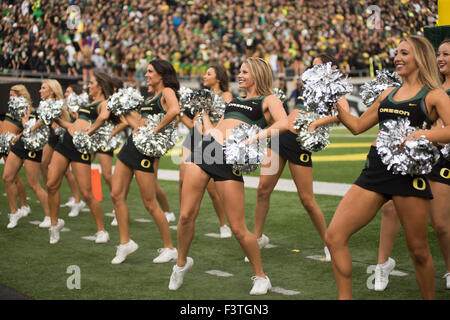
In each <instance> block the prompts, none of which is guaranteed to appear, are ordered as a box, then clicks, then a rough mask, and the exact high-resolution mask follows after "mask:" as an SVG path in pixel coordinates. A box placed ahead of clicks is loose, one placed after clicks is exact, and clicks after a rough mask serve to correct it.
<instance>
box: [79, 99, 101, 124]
mask: <svg viewBox="0 0 450 320" xmlns="http://www.w3.org/2000/svg"><path fill="white" fill-rule="evenodd" d="M101 102H102V101H99V102H95V103H92V104H90V105H87V106H85V107H81V108H80V110H78V119H83V120H86V121H89V122H94V121H95V120H96V119H97V117H98V111H97V107H98V105H99V104H100V103H101Z"/></svg>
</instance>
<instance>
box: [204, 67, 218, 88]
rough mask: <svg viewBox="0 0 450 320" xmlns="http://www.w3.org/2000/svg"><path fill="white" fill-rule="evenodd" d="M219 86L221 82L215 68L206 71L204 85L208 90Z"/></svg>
mask: <svg viewBox="0 0 450 320" xmlns="http://www.w3.org/2000/svg"><path fill="white" fill-rule="evenodd" d="M218 84H219V80H218V79H217V76H216V70H214V68H209V69H208V70H206V73H205V75H204V76H203V85H204V86H205V87H207V88H212V87H215V86H216V85H218Z"/></svg>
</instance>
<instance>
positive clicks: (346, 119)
mask: <svg viewBox="0 0 450 320" xmlns="http://www.w3.org/2000/svg"><path fill="white" fill-rule="evenodd" d="M394 65H395V66H396V71H397V74H398V75H399V76H400V77H401V78H402V86H401V87H399V88H395V89H393V88H389V89H387V90H385V91H384V92H383V93H382V94H381V95H380V96H379V97H378V98H377V100H376V101H375V102H374V104H372V106H370V107H369V108H368V109H367V110H366V111H365V112H364V113H363V114H362V115H361V117H359V118H358V117H356V116H353V115H352V114H350V113H349V112H348V111H346V110H345V109H344V108H342V106H340V105H339V104H337V110H338V112H339V119H340V120H341V122H342V123H343V124H344V125H345V126H346V127H347V128H348V129H349V130H350V131H351V132H352V133H353V134H355V135H356V134H360V133H362V132H364V131H366V130H368V129H369V128H371V127H373V126H374V125H376V124H377V123H383V122H384V121H386V120H389V119H397V118H398V117H399V114H400V112H399V111H405V110H407V111H408V112H401V113H402V116H400V117H407V118H408V120H409V121H410V123H411V126H414V127H420V126H422V124H423V123H424V122H430V121H431V122H433V121H435V120H436V119H437V118H438V117H440V118H441V119H442V121H443V123H444V124H445V125H448V124H449V123H450V109H449V108H448V105H449V98H448V97H447V95H446V94H445V92H444V91H443V90H442V86H441V83H440V80H439V75H438V70H437V65H436V60H435V55H434V50H433V46H432V45H431V44H430V43H429V41H428V40H426V39H425V38H424V37H421V36H415V35H411V36H408V37H406V38H405V39H403V40H402V41H401V42H400V44H399V45H398V47H397V52H396V55H395V58H394ZM421 105H422V106H425V108H421ZM424 133H426V134H425V135H426V138H427V139H428V140H430V141H432V142H435V141H437V140H435V139H436V137H435V136H433V134H432V133H431V132H428V131H422V130H419V131H418V132H416V133H414V135H413V136H418V135H421V134H424ZM449 137H450V135H449ZM432 198H433V194H432V193H431V189H430V185H429V183H428V181H427V180H426V178H425V177H423V176H411V175H400V174H394V173H392V172H390V171H389V170H388V169H387V166H386V165H384V164H383V163H382V161H381V158H380V156H379V155H378V152H377V149H376V143H375V142H374V143H373V144H372V147H371V149H370V152H369V154H368V156H367V162H366V166H365V168H364V169H363V171H362V173H361V175H360V176H359V178H358V179H357V180H356V181H355V183H354V184H353V185H352V186H351V188H350V189H349V191H348V192H347V194H346V195H345V196H344V197H343V199H342V200H341V202H340V204H339V206H338V208H337V209H336V212H335V214H334V216H333V219H332V221H331V223H330V225H329V227H328V230H327V232H326V235H325V239H326V243H327V246H328V248H329V249H330V253H331V257H332V259H331V262H332V265H333V271H334V276H335V279H336V283H337V287H338V298H339V299H351V298H352V284H351V281H352V279H351V276H352V261H351V256H350V252H349V249H348V241H349V239H350V237H351V236H352V235H353V234H354V233H355V232H357V231H358V230H360V229H361V228H363V227H364V226H365V225H367V224H368V223H369V222H370V221H371V220H372V219H373V218H374V217H375V215H376V213H377V212H378V210H379V209H380V208H381V206H382V205H383V204H384V203H386V202H387V201H388V200H391V199H392V201H393V203H394V205H395V208H396V211H397V213H398V215H399V218H400V221H401V223H402V226H403V229H404V230H405V237H406V242H407V245H408V249H409V252H410V255H411V257H412V260H413V263H414V268H415V276H416V281H417V284H418V286H419V289H420V293H421V295H422V297H423V298H424V299H433V298H434V266H433V259H432V257H431V254H430V248H429V246H428V226H427V219H428V214H429V212H430V202H431V201H430V200H431V199H432Z"/></svg>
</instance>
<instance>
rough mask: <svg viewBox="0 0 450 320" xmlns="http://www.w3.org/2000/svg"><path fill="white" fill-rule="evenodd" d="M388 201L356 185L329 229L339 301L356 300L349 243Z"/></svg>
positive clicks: (332, 262) (327, 233)
mask: <svg viewBox="0 0 450 320" xmlns="http://www.w3.org/2000/svg"><path fill="white" fill-rule="evenodd" d="M385 201H386V200H385V198H384V197H383V196H382V195H380V194H378V193H375V192H372V191H368V190H365V189H362V188H360V187H359V186H356V185H352V186H351V188H350V190H349V191H348V192H347V193H346V195H345V196H344V198H342V200H341V202H340V203H339V206H338V207H337V209H336V212H335V214H334V216H333V219H332V220H331V223H330V225H329V226H328V230H327V232H326V234H325V242H326V244H327V246H328V249H329V250H330V253H331V264H332V266H333V272H334V277H335V280H336V284H337V287H338V298H339V299H351V298H352V258H351V255H350V251H349V249H348V240H349V239H350V237H351V236H352V235H353V234H354V233H356V232H357V231H358V230H360V229H361V228H363V227H364V226H365V225H367V224H368V223H369V222H370V221H371V220H372V219H373V218H374V217H375V215H376V214H377V212H378V209H379V208H380V207H381V206H382V205H383V203H384V202H385Z"/></svg>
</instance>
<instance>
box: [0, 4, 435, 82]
mask: <svg viewBox="0 0 450 320" xmlns="http://www.w3.org/2000/svg"><path fill="white" fill-rule="evenodd" d="M0 3H1V5H0V14H1V19H2V20H1V21H2V22H1V24H0V68H1V69H3V70H28V71H30V72H55V73H57V74H68V75H80V74H81V73H82V69H83V67H86V59H88V60H89V59H90V60H91V63H92V67H93V68H94V69H97V70H99V71H107V72H111V73H113V74H114V75H115V76H119V77H127V76H128V77H130V80H131V81H133V80H134V78H136V79H137V80H138V81H139V80H143V75H144V73H145V66H146V63H147V62H148V61H149V60H151V59H154V58H155V57H159V58H162V59H166V60H168V61H170V62H171V63H172V64H173V65H174V67H175V69H176V71H177V73H178V75H179V76H181V77H183V76H199V75H202V74H203V73H204V71H205V70H206V69H207V67H208V66H209V65H211V64H214V63H220V64H223V65H224V66H225V67H226V69H227V70H228V72H229V74H230V76H231V77H232V78H233V76H234V75H235V74H236V73H237V71H238V68H239V66H240V65H241V63H242V61H243V60H242V59H244V58H245V57H246V56H259V57H263V58H265V59H266V60H267V61H269V62H270V64H271V66H272V69H273V70H274V72H275V74H278V75H284V74H285V70H286V68H290V69H292V70H293V72H294V75H298V74H300V73H301V72H302V70H303V69H304V68H305V67H308V66H309V65H310V64H311V63H312V61H311V60H312V57H314V55H316V54H317V53H319V52H326V53H328V54H331V55H333V56H334V57H335V58H337V59H338V61H339V64H340V67H341V69H342V71H345V72H350V71H351V70H359V69H368V68H369V66H370V64H371V63H375V64H376V66H377V67H379V66H382V67H383V68H386V67H388V68H389V67H391V63H392V58H393V55H394V49H395V47H396V45H397V44H398V43H399V40H400V38H401V37H402V35H406V34H407V33H408V30H422V31H423V28H424V27H425V26H429V25H434V24H435V22H436V17H437V4H436V1H427V0H411V1H409V0H401V1H399V0H380V1H362V0H341V1H337V0H333V1H325V0H314V1H308V0H297V1H291V0H253V1H250V0H223V1H222V0H221V1H216V0H167V1H165V0H154V1H145V0H112V1H98V0H90V1H86V0H81V1H74V0H66V1H40V0H35V1H21V2H18V1H0ZM71 5H77V6H78V8H79V12H80V19H79V21H78V20H76V16H75V17H74V16H70V13H71V11H70V10H68V8H69V6H71ZM371 5H376V6H377V8H379V11H378V9H377V8H375V9H374V10H373V11H371V12H369V11H367V9H368V8H369V7H370V6H371ZM377 12H379V14H380V15H379V16H378V17H380V19H376V17H377ZM69 16H70V17H69ZM70 18H72V19H73V20H74V22H75V24H76V25H75V26H73V27H70V23H69V24H68V20H70ZM374 18H375V19H374ZM72 25H73V23H72ZM86 45H87V46H86ZM91 45H92V46H91ZM84 46H86V47H87V48H89V49H92V52H90V53H88V55H87V57H86V53H83V50H82V48H83V47H84Z"/></svg>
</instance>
